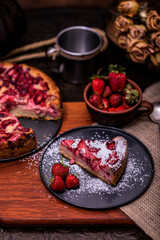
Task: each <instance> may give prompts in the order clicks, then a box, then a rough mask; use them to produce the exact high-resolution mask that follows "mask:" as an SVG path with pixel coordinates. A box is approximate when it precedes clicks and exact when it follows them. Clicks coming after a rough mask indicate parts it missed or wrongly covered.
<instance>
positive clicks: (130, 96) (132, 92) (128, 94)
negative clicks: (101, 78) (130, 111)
mask: <svg viewBox="0 0 160 240" xmlns="http://www.w3.org/2000/svg"><path fill="white" fill-rule="evenodd" d="M138 100H139V92H138V90H137V89H127V90H126V91H125V101H126V102H127V103H128V104H131V105H134V104H136V103H137V102H138Z"/></svg>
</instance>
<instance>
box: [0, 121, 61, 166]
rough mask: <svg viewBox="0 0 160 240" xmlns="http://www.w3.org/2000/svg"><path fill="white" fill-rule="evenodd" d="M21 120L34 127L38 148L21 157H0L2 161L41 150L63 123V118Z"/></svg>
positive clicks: (26, 126) (24, 125)
mask: <svg viewBox="0 0 160 240" xmlns="http://www.w3.org/2000/svg"><path fill="white" fill-rule="evenodd" d="M19 121H20V122H21V123H22V126H23V127H25V128H33V130H34V131H35V134H36V137H37V143H38V148H37V149H36V150H33V151H31V152H30V153H27V154H24V155H22V156H20V157H13V158H5V159H0V162H2V161H8V160H15V159H19V158H23V157H26V156H29V155H30V154H33V153H35V152H37V151H39V150H40V149H41V148H43V147H44V146H45V145H46V144H47V143H48V142H49V141H50V140H51V139H52V138H53V137H54V136H55V135H56V133H57V132H58V130H59V128H60V126H61V123H62V120H60V121H45V120H32V119H29V118H19Z"/></svg>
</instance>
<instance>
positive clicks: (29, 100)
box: [0, 62, 62, 159]
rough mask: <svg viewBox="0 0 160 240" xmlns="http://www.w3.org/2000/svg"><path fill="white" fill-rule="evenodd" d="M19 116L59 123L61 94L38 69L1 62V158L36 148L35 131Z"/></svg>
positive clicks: (53, 83) (52, 82)
mask: <svg viewBox="0 0 160 240" xmlns="http://www.w3.org/2000/svg"><path fill="white" fill-rule="evenodd" d="M16 117H26V118H32V119H43V120H59V119H61V117H62V108H61V99H60V91H59V88H58V87H57V86H56V84H55V82H54V81H53V80H52V79H51V78H50V77H49V76H47V75H46V74H45V73H43V72H42V71H40V70H39V69H36V68H33V67H30V66H28V65H25V64H15V63H7V62H1V63H0V124H1V129H0V158H1V159H2V158H10V157H11V158H12V157H15V156H19V155H24V154H25V153H27V152H30V151H31V150H33V149H35V148H36V147H37V141H36V137H35V133H34V131H33V130H32V129H25V128H23V127H22V126H21V124H20V122H19V121H18V119H17V118H16Z"/></svg>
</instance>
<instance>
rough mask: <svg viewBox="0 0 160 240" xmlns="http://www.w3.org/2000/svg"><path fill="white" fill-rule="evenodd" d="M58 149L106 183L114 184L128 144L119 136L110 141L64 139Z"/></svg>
mask: <svg viewBox="0 0 160 240" xmlns="http://www.w3.org/2000/svg"><path fill="white" fill-rule="evenodd" d="M59 151H60V153H61V154H62V155H63V156H65V157H66V158H68V159H70V160H71V162H72V163H73V162H75V163H77V164H78V165H79V166H81V167H82V168H84V169H86V170H87V171H89V172H90V173H92V174H94V175H95V176H97V177H98V178H100V179H102V180H103V181H105V182H107V183H108V184H113V185H116V184H117V182H118V180H119V178H120V177H121V175H122V173H123V171H124V169H125V166H126V163H127V152H128V146H127V141H126V139H125V138H123V137H121V136H117V137H115V138H113V139H112V141H111V142H108V141H104V140H95V141H91V140H86V139H76V140H71V139H65V140H62V141H61V143H60V147H59Z"/></svg>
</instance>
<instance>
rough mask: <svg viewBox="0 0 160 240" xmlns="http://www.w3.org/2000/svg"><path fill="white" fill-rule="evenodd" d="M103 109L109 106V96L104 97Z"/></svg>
mask: <svg viewBox="0 0 160 240" xmlns="http://www.w3.org/2000/svg"><path fill="white" fill-rule="evenodd" d="M102 102H103V110H104V109H108V108H109V100H108V99H107V98H102Z"/></svg>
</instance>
